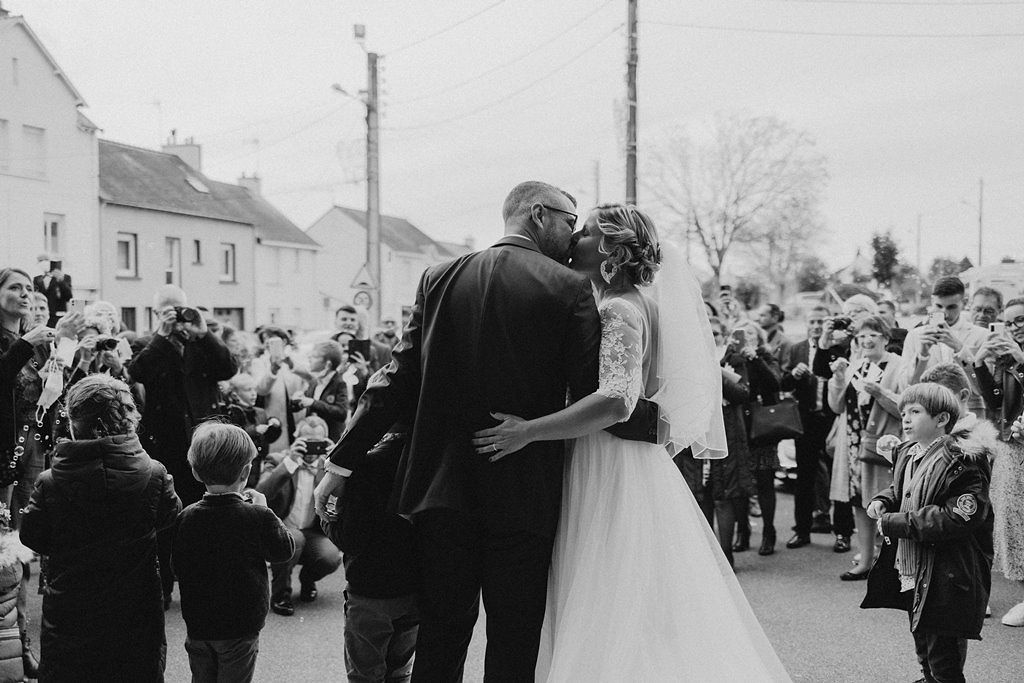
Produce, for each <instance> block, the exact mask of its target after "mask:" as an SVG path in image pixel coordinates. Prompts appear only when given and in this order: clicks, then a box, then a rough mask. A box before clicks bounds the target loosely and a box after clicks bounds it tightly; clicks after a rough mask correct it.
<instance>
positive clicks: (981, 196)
mask: <svg viewBox="0 0 1024 683" xmlns="http://www.w3.org/2000/svg"><path fill="white" fill-rule="evenodd" d="M984 203H985V179H984V178H978V267H979V268H980V267H981V228H982V207H983V206H984Z"/></svg>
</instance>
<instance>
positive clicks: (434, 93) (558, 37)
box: [389, 0, 614, 106]
mask: <svg viewBox="0 0 1024 683" xmlns="http://www.w3.org/2000/svg"><path fill="white" fill-rule="evenodd" d="M612 2H614V0H605V2H604V3H602V4H601V5H599V6H598V7H597V8H596V9H594V10H592V11H590V12H588V13H587V14H586V15H584V16H583V17H582V18H581V19H580V20H579V21H577V22H576V23H575V24H573V25H572V26H569V27H568V28H564V29H561V30H559V32H558V33H557V34H555V35H554V36H552V37H551V39H550V40H546V41H544V42H543V43H541V44H540V45H538V46H536V47H535V48H533V49H531V50H529V51H528V52H524V53H523V54H521V55H519V56H518V57H515V58H513V59H510V60H508V61H507V62H504V63H503V64H499V65H497V66H492V67H491V68H490V69H487V70H486V71H482V72H480V73H478V74H477V75H475V76H470V77H469V78H467V79H465V80H462V81H459V82H458V83H453V84H452V85H449V86H446V87H444V88H441V89H440V90H434V91H432V92H429V93H425V94H423V95H417V96H416V97H410V98H407V99H404V100H398V101H397V102H391V103H389V105H390V106H394V105H403V104H409V103H410V102H420V101H422V100H427V99H431V98H433V97H438V96H440V95H444V94H445V93H449V92H451V91H453V90H458V89H459V88H461V87H462V86H464V85H468V84H470V83H472V82H473V81H478V80H480V79H481V78H483V77H484V76H489V75H490V74H492V73H494V72H495V71H499V70H501V69H504V68H505V67H508V66H512V65H513V64H516V63H518V62H521V61H523V60H524V59H526V58H527V57H530V56H532V55H534V54H536V53H537V52H539V51H540V50H542V49H544V48H546V47H547V46H548V45H551V44H552V43H555V42H558V41H559V40H562V39H563V38H564V37H565V35H566V34H567V33H569V32H570V31H572V30H574V29H576V28H577V27H579V26H580V25H581V24H582V23H583V22H585V21H586V20H587V19H589V18H590V17H592V16H594V15H595V14H597V13H598V12H600V11H601V10H603V9H604V8H605V7H607V6H608V5H610V4H612Z"/></svg>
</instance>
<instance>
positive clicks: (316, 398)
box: [295, 341, 349, 442]
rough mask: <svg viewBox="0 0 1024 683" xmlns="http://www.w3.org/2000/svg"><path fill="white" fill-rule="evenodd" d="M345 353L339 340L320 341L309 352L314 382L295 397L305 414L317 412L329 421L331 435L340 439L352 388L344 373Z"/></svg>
mask: <svg viewBox="0 0 1024 683" xmlns="http://www.w3.org/2000/svg"><path fill="white" fill-rule="evenodd" d="M346 366H347V363H346V362H345V352H344V351H342V349H341V344H339V343H338V342H336V341H324V342H320V343H318V344H317V345H315V346H314V347H313V350H312V351H310V352H309V372H310V373H311V374H312V375H313V381H312V382H310V384H309V386H308V387H307V388H306V395H305V396H299V397H298V398H296V399H295V402H296V403H297V404H298V406H299V407H300V408H302V409H304V410H305V411H306V415H316V416H318V417H321V418H323V420H324V422H326V423H327V430H328V434H327V435H328V437H329V438H330V439H331V441H335V442H337V440H338V439H339V438H340V437H341V432H342V431H344V429H345V420H346V419H347V418H348V403H349V389H348V385H347V384H346V383H345V380H344V378H343V377H342V373H344V372H345V368H346Z"/></svg>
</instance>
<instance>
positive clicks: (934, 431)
mask: <svg viewBox="0 0 1024 683" xmlns="http://www.w3.org/2000/svg"><path fill="white" fill-rule="evenodd" d="M960 410H961V408H960V405H959V401H958V400H957V397H956V396H955V395H954V394H953V392H952V391H950V390H949V389H947V388H945V387H943V386H940V385H938V384H934V383H921V384H915V385H913V386H911V387H909V388H908V389H907V390H906V391H905V392H904V394H903V396H902V398H901V400H900V412H901V414H902V417H903V429H904V435H905V437H906V439H907V441H905V442H904V443H902V444H900V445H899V446H898V447H897V448H896V450H895V452H894V456H895V462H896V466H895V470H894V473H893V483H892V484H891V485H890V486H889V488H888V489H886V490H885V491H882V492H881V493H879V494H878V495H876V496H875V497H874V498H873V499H872V501H871V503H870V505H869V506H868V511H867V512H868V515H869V516H870V517H872V518H874V519H877V520H878V527H879V531H880V532H881V534H882V536H884V539H885V543H884V544H883V547H882V551H881V553H880V554H879V556H878V559H877V560H876V561H875V565H874V567H873V568H872V570H871V573H870V575H869V576H868V587H867V596H866V597H865V598H864V602H863V603H862V604H861V607H863V608H872V607H889V608H894V609H902V610H905V611H906V612H908V614H909V616H910V631H911V633H912V635H913V637H914V646H915V650H916V652H917V659H918V662H919V663H920V665H921V668H922V671H923V672H924V678H923V679H921V680H924V681H942V682H943V683H945V682H946V681H963V680H964V674H963V669H964V662H965V661H966V658H967V640H968V639H975V640H980V639H981V627H982V624H983V622H984V620H985V608H986V606H987V605H988V597H989V591H990V589H991V583H992V578H991V571H992V506H991V504H990V503H989V481H990V478H991V469H990V466H989V453H990V444H989V439H987V438H985V434H986V432H985V431H984V430H977V429H961V430H960V431H956V430H955V429H954V427H955V426H956V425H957V422H958V420H959V417H960Z"/></svg>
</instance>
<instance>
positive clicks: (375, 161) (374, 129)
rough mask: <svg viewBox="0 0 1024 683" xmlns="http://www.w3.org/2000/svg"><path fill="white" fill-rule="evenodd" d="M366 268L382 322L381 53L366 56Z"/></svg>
mask: <svg viewBox="0 0 1024 683" xmlns="http://www.w3.org/2000/svg"><path fill="white" fill-rule="evenodd" d="M366 66H367V89H366V267H367V270H369V273H370V277H371V278H372V279H373V282H372V285H373V287H372V288H371V304H370V307H369V313H370V324H371V325H373V326H376V325H378V324H379V323H380V314H381V300H380V297H381V290H382V287H381V284H382V283H381V273H380V113H379V108H378V106H377V104H378V99H377V98H378V90H377V53H376V52H367V53H366Z"/></svg>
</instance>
